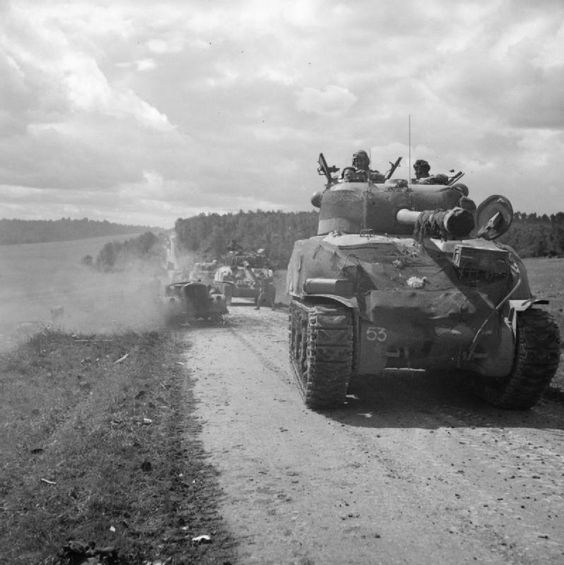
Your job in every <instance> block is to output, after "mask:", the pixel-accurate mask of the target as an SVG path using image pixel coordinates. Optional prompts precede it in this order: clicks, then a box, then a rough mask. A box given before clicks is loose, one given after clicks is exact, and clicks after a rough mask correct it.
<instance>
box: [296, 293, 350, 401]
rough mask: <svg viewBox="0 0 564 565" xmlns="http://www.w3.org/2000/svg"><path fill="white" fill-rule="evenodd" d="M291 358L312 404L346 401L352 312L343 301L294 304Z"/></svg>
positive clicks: (303, 394) (306, 397)
mask: <svg viewBox="0 0 564 565" xmlns="http://www.w3.org/2000/svg"><path fill="white" fill-rule="evenodd" d="M290 361H291V363H292V367H293V369H294V374H295V377H296V382H297V384H298V387H299V389H300V392H301V394H302V396H303V398H304V401H305V404H306V405H307V406H308V407H309V408H329V407H335V406H340V405H341V404H343V403H344V401H345V399H346V395H347V390H348V387H349V381H350V378H351V373H352V363H353V318H352V313H351V311H350V310H348V309H347V308H346V307H344V306H341V305H337V304H335V305H332V304H331V305H316V306H308V305H306V304H302V303H301V302H297V301H293V302H292V303H291V305H290Z"/></svg>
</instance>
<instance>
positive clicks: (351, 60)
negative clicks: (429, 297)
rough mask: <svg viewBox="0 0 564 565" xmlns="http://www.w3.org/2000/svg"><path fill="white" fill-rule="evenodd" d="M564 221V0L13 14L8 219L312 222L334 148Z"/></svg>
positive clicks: (3, 85) (273, 3)
mask: <svg viewBox="0 0 564 565" xmlns="http://www.w3.org/2000/svg"><path fill="white" fill-rule="evenodd" d="M409 116H411V156H412V162H413V161H414V160H415V159H417V158H424V159H427V160H429V161H430V162H431V165H432V171H434V172H446V171H448V170H449V169H456V170H459V169H461V170H463V171H465V172H466V176H465V179H464V181H465V182H466V184H468V186H469V188H470V194H471V196H473V198H474V199H475V200H476V201H477V202H478V203H479V202H480V201H481V200H483V199H484V198H485V197H486V196H487V195H489V194H492V193H497V194H504V195H506V196H507V197H509V199H510V200H511V201H512V202H513V206H514V208H515V209H516V210H520V211H524V212H533V211H534V212H538V213H554V212H557V211H564V134H563V132H564V1H562V0H488V1H485V0H475V1H470V0H468V1H467V0H462V1H454V0H425V1H424V2H423V1H421V0H341V1H338V0H326V1H322V0H285V1H282V0H280V1H278V0H240V1H237V0H176V1H175V0H169V1H164V2H155V1H152V0H151V1H149V0H110V1H102V0H97V1H96V2H94V1H92V0H91V1H88V2H85V1H81V0H72V1H57V0H49V1H40V0H33V1H26V0H13V1H9V0H8V1H6V0H0V131H1V136H0V218H26V219H40V218H47V219H56V218H60V217H71V218H83V217H88V218H91V219H108V220H110V221H117V222H123V223H143V224H150V225H159V226H163V227H171V226H172V225H173V223H174V221H175V220H176V218H178V217H189V216H192V215H195V214H198V213H200V212H220V213H223V212H236V211H238V210H256V209H259V208H260V209H266V210H287V211H290V210H309V209H311V206H310V204H309V199H310V195H311V193H312V192H314V191H315V190H317V189H319V188H321V187H322V186H323V183H322V179H321V177H319V176H318V175H317V173H316V161H317V156H318V154H319V152H321V151H322V152H324V154H325V156H326V157H327V160H328V161H329V162H330V164H335V165H337V166H340V167H343V166H345V165H348V164H350V159H351V155H352V153H353V152H354V151H355V150H357V149H360V148H364V149H366V150H368V151H370V153H371V156H372V166H373V168H376V169H379V170H385V169H386V168H387V166H388V162H389V161H391V160H395V159H396V158H397V157H398V156H403V157H404V164H403V165H402V168H401V169H399V171H398V173H396V175H395V176H396V177H398V178H402V177H403V178H406V177H407V176H408V174H409V173H408V169H409V166H408V156H409V135H408V122H409Z"/></svg>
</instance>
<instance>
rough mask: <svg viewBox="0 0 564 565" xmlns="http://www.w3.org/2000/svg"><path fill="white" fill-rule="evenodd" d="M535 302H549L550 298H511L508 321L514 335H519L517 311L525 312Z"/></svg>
mask: <svg viewBox="0 0 564 565" xmlns="http://www.w3.org/2000/svg"><path fill="white" fill-rule="evenodd" d="M535 304H548V300H546V299H544V298H528V299H526V300H510V301H509V315H508V321H509V324H510V325H511V330H512V331H513V336H516V335H517V313H518V312H524V311H525V310H528V309H529V308H531V306H534V305H535Z"/></svg>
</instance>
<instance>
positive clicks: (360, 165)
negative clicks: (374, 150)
mask: <svg viewBox="0 0 564 565" xmlns="http://www.w3.org/2000/svg"><path fill="white" fill-rule="evenodd" d="M352 164H353V167H355V168H357V169H360V170H361V171H367V170H368V169H369V168H370V157H369V156H368V153H367V152H366V151H364V150H363V149H360V150H359V151H357V152H356V153H354V154H353V158H352Z"/></svg>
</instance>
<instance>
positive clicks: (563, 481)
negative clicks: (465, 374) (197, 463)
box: [185, 306, 564, 565]
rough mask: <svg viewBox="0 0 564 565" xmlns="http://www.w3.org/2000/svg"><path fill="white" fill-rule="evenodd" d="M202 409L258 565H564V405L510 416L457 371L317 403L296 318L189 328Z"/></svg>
mask: <svg viewBox="0 0 564 565" xmlns="http://www.w3.org/2000/svg"><path fill="white" fill-rule="evenodd" d="M185 339H186V341H187V343H189V344H190V347H189V348H187V353H186V361H187V362H186V365H187V367H189V369H188V370H189V371H190V372H191V374H192V375H193V376H194V377H195V378H196V379H197V382H196V387H195V395H196V398H197V399H198V400H199V403H198V409H197V415H198V417H199V418H200V419H201V421H202V423H203V437H202V439H203V442H204V447H205V449H206V451H207V452H208V453H209V454H210V463H211V464H212V465H213V466H214V467H215V468H216V469H218V470H219V473H220V476H219V480H220V484H221V487H222V488H223V491H224V499H223V500H222V502H221V512H222V513H223V516H224V517H225V519H226V520H227V523H228V525H229V527H230V528H231V530H232V531H233V534H234V537H235V538H236V539H237V540H238V543H239V559H240V563H243V564H251V563H257V564H261V565H264V564H269V563H272V564H290V563H296V564H302V565H305V564H314V563H315V564H324V565H326V564H339V565H342V564H345V563H347V564H349V563H350V564H354V563H360V564H364V563H366V564H373V563H383V564H393V563H418V564H427V563H428V564H436V563H461V564H462V563H500V564H501V563H503V564H506V563H563V562H564V465H563V463H564V431H563V430H564V405H563V404H562V403H560V402H557V401H551V400H550V401H549V400H544V401H543V402H542V403H541V404H539V405H538V406H537V407H535V408H534V409H533V410H531V411H529V412H506V411H502V410H498V409H494V408H491V407H489V406H486V405H484V404H483V403H482V402H480V401H479V400H477V399H475V398H473V397H472V396H471V395H470V394H469V393H468V391H467V390H465V387H464V386H463V383H461V382H460V381H457V380H456V379H455V378H454V377H453V376H452V375H442V376H426V375H424V374H409V373H395V374H391V375H386V376H384V377H380V378H373V379H367V380H364V381H361V382H356V383H354V384H353V387H352V389H351V395H350V396H349V398H348V403H347V405H346V406H344V407H343V408H341V409H338V410H333V411H329V412H325V413H316V412H313V411H311V410H308V409H306V408H305V406H304V405H303V402H302V399H301V397H300V395H299V392H298V389H297V387H296V386H295V384H294V381H293V375H292V372H291V369H290V365H289V362H288V346H287V312H286V310H284V309H282V310H277V311H271V310H268V309H261V310H260V311H255V310H254V309H253V308H251V307H245V306H233V307H232V308H231V314H230V316H229V320H228V322H227V324H226V326H225V327H220V328H213V327H211V328H197V329H193V330H191V331H189V332H187V333H186V334H185Z"/></svg>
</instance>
